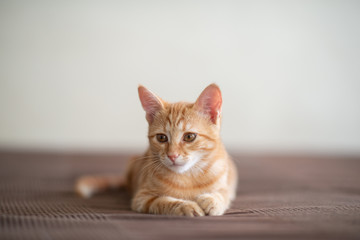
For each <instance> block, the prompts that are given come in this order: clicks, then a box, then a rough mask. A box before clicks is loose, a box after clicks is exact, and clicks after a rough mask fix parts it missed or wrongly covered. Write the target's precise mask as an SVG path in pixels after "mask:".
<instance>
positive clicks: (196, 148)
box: [139, 85, 221, 173]
mask: <svg viewBox="0 0 360 240" xmlns="http://www.w3.org/2000/svg"><path fill="white" fill-rule="evenodd" d="M139 95H140V100H141V102H142V105H143V107H144V109H145V111H146V113H147V116H146V118H147V120H148V122H149V133H148V137H149V143H150V149H151V152H152V153H153V156H154V157H155V159H156V161H159V162H160V163H161V164H162V165H164V166H166V167H167V168H168V169H170V170H172V171H174V172H177V173H184V172H186V171H189V170H197V169H200V168H199V165H205V164H206V157H207V156H209V155H210V154H211V153H212V151H213V150H214V148H215V147H216V145H217V144H218V143H219V141H220V139H219V128H220V111H221V93H220V90H219V88H218V87H217V86H216V85H210V86H209V87H208V88H206V89H205V90H204V91H203V93H202V94H201V95H200V97H199V98H198V100H197V101H196V102H195V103H194V104H189V103H181V102H180V103H174V104H169V103H166V102H165V101H163V100H161V99H160V98H158V97H156V96H155V95H154V94H153V93H151V92H150V91H148V90H147V89H145V88H144V87H139Z"/></svg>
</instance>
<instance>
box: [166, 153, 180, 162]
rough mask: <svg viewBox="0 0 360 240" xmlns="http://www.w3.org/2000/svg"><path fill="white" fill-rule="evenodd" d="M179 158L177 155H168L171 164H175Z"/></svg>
mask: <svg viewBox="0 0 360 240" xmlns="http://www.w3.org/2000/svg"><path fill="white" fill-rule="evenodd" d="M178 157H179V154H171V155H168V158H169V159H170V160H171V161H172V162H173V163H175V160H176V159H177V158H178Z"/></svg>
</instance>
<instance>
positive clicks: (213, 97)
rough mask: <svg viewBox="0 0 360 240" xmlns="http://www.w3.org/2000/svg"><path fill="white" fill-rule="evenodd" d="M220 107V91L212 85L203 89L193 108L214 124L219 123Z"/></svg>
mask: <svg viewBox="0 0 360 240" xmlns="http://www.w3.org/2000/svg"><path fill="white" fill-rule="evenodd" d="M221 105H222V97H221V91H220V88H219V87H218V86H217V85H216V84H214V83H213V84H210V85H209V86H208V87H207V88H205V89H204V91H202V93H201V94H200V96H199V98H198V99H197V100H196V102H195V107H196V108H197V109H198V110H199V111H200V112H202V113H204V114H207V115H208V116H209V117H210V120H211V122H212V123H214V124H218V123H219V118H220V115H221Z"/></svg>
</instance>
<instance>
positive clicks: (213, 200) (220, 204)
mask: <svg viewBox="0 0 360 240" xmlns="http://www.w3.org/2000/svg"><path fill="white" fill-rule="evenodd" d="M196 202H197V203H198V204H199V206H200V207H201V208H202V209H203V211H204V213H205V214H206V215H209V216H217V215H222V214H224V212H225V210H226V206H225V203H224V201H223V198H222V196H220V195H214V194H210V193H205V194H202V195H200V196H199V197H198V198H197V199H196Z"/></svg>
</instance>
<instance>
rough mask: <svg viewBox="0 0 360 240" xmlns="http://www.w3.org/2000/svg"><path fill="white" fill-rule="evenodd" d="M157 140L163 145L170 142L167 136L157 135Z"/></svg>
mask: <svg viewBox="0 0 360 240" xmlns="http://www.w3.org/2000/svg"><path fill="white" fill-rule="evenodd" d="M156 139H157V140H158V141H159V142H161V143H164V142H167V141H168V137H167V136H166V135H165V134H156Z"/></svg>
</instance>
